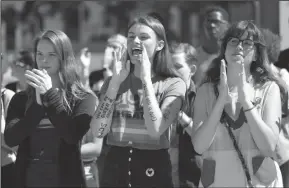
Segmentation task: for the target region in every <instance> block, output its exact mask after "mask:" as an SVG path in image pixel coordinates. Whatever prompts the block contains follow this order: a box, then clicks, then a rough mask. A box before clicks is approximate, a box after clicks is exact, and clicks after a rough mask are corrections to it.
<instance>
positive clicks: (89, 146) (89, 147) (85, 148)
mask: <svg viewBox="0 0 289 188" xmlns="http://www.w3.org/2000/svg"><path fill="white" fill-rule="evenodd" d="M100 152H101V147H98V146H97V144H96V143H93V142H90V143H86V144H83V145H82V146H81V158H82V159H91V158H95V157H98V156H99V155H100Z"/></svg>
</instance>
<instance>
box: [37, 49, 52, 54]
mask: <svg viewBox="0 0 289 188" xmlns="http://www.w3.org/2000/svg"><path fill="white" fill-rule="evenodd" d="M37 53H43V52H41V51H38V50H37ZM48 53H49V54H56V52H48Z"/></svg>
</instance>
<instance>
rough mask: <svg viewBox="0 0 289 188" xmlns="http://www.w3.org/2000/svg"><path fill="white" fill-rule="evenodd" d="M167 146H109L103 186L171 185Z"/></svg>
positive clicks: (158, 187) (169, 186) (164, 187)
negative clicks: (161, 147) (145, 148)
mask: <svg viewBox="0 0 289 188" xmlns="http://www.w3.org/2000/svg"><path fill="white" fill-rule="evenodd" d="M171 170H172V169H171V162H170V156H169V153H168V150H167V149H162V150H140V149H135V148H131V147H116V146H112V147H111V148H110V150H109V152H108V154H107V156H106V159H105V164H104V171H103V181H102V183H103V187H143V188H147V187H156V188H172V187H173V183H172V176H171Z"/></svg>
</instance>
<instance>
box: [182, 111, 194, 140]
mask: <svg viewBox="0 0 289 188" xmlns="http://www.w3.org/2000/svg"><path fill="white" fill-rule="evenodd" d="M178 122H179V123H180V124H181V126H182V127H183V129H184V130H185V131H186V132H187V133H188V134H189V135H190V136H191V134H192V131H193V119H192V118H191V117H189V116H188V115H187V114H185V112H183V111H180V112H179V114H178Z"/></svg>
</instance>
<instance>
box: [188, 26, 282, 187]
mask: <svg viewBox="0 0 289 188" xmlns="http://www.w3.org/2000/svg"><path fill="white" fill-rule="evenodd" d="M207 76H208V80H207V82H206V83H204V84H203V85H202V86H201V87H200V88H199V89H198V91H197V95H196V99H195V105H194V108H195V110H194V116H193V117H194V126H193V132H192V139H193V145H194V149H195V150H196V152H197V153H199V154H201V155H202V158H203V164H202V169H201V171H202V173H201V181H200V186H201V187H253V186H256V187H281V186H282V177H281V173H280V168H279V166H278V164H277V162H276V161H274V160H273V159H272V157H273V156H274V154H275V148H276V144H277V142H278V138H279V128H280V127H279V126H280V122H281V114H282V113H281V98H280V89H279V86H278V85H277V84H276V82H275V80H274V78H273V76H272V72H271V71H270V65H269V61H268V56H267V51H266V47H265V45H264V39H263V36H262V34H261V32H260V30H259V29H258V28H257V27H256V26H255V25H254V24H253V23H252V22H250V21H240V22H237V23H235V24H233V25H232V26H231V27H230V28H229V30H228V31H227V32H226V35H225V36H224V38H223V41H222V46H221V52H220V55H219V57H218V58H216V59H215V60H214V62H213V63H212V66H211V68H210V70H209V71H208V73H207Z"/></svg>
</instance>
